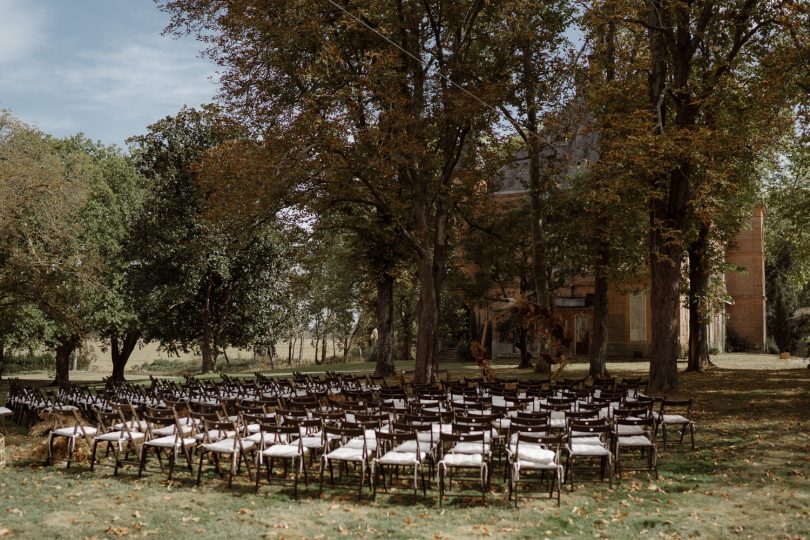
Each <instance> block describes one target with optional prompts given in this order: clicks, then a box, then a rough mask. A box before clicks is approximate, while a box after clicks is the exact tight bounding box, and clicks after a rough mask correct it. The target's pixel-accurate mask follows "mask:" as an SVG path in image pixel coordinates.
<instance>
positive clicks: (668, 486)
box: [0, 355, 810, 539]
mask: <svg viewBox="0 0 810 540" xmlns="http://www.w3.org/2000/svg"><path fill="white" fill-rule="evenodd" d="M716 362H717V363H718V364H719V366H720V367H719V368H717V369H714V370H712V371H709V372H706V373H702V374H686V373H684V374H682V375H681V378H680V381H681V387H682V388H681V392H680V394H681V395H690V396H694V397H695V399H696V407H695V417H696V421H697V425H698V427H697V444H698V449H697V450H696V451H695V452H692V451H691V450H690V449H689V447H688V445H685V446H683V447H678V446H670V448H669V449H668V450H667V451H664V450H663V449H660V450H659V470H660V478H659V479H658V480H657V481H656V480H654V479H652V478H651V477H650V476H648V474H647V473H626V474H625V476H624V479H623V481H622V482H621V484H615V485H614V489H613V490H612V491H611V490H609V489H608V485H607V484H606V483H605V484H593V483H585V484H582V485H578V486H577V488H576V490H575V491H574V492H573V493H571V492H569V491H567V489H564V490H563V494H562V507H561V508H559V509H558V508H556V506H555V505H554V504H553V503H552V502H551V501H549V500H547V499H545V498H542V496H541V497H540V498H537V499H531V500H524V501H522V502H521V507H520V508H519V509H518V510H515V509H514V508H513V507H512V506H511V505H510V504H508V502H507V500H506V493H505V490H504V488H503V485H502V483H501V482H500V481H499V480H497V481H496V478H498V476H499V475H500V474H502V471H501V470H500V469H498V470H496V474H495V475H494V477H493V490H492V492H491V493H490V494H489V496H488V502H487V503H486V504H483V503H482V502H481V500H480V497H476V496H475V492H474V491H472V490H471V491H467V492H464V493H459V492H458V491H454V492H453V493H451V495H450V499H449V501H448V500H445V506H444V508H439V506H438V490H437V489H436V485H435V482H434V483H433V488H434V489H433V490H432V492H431V491H428V496H429V497H428V500H424V499H422V498H421V497H419V498H416V499H413V498H412V497H410V496H408V495H406V494H404V493H399V494H394V495H382V496H379V497H378V498H377V501H376V502H371V501H370V500H369V498H368V496H365V497H364V499H363V501H361V502H358V501H357V496H356V492H353V493H348V492H343V491H333V490H331V489H329V488H327V489H326V492H325V494H324V497H323V498H321V499H319V498H318V495H317V483H315V482H312V481H311V482H310V486H309V489H304V490H303V492H302V494H301V498H300V501H298V502H296V501H295V500H294V499H293V498H292V496H291V489H287V488H280V487H278V486H273V487H267V486H266V484H265V485H263V487H262V488H261V490H260V492H259V493H258V494H255V493H254V492H253V490H252V486H250V485H248V482H247V480H246V477H245V476H243V477H242V478H240V479H239V481H237V482H236V483H235V485H234V488H233V489H231V490H230V491H228V490H227V489H226V488H225V483H224V482H223V481H221V480H220V479H219V478H218V477H216V475H214V474H213V473H212V472H210V473H209V474H207V475H206V476H204V480H203V485H202V487H201V488H196V487H195V486H194V484H193V482H192V481H191V480H190V477H189V475H188V474H187V473H184V472H180V473H179V474H176V478H175V481H174V482H173V483H171V484H169V483H168V482H167V481H166V480H165V475H163V474H161V473H159V472H157V471H153V472H151V473H150V474H147V475H146V476H145V477H144V479H143V480H137V479H136V478H135V476H136V471H133V470H132V469H125V470H124V471H122V473H120V475H119V477H117V478H115V477H113V476H112V469H111V468H109V467H97V468H96V471H95V473H90V472H89V470H88V467H87V466H86V465H85V464H83V463H77V464H75V465H71V470H70V471H69V472H65V470H64V464H63V463H57V465H56V466H53V467H43V466H42V464H41V462H35V461H31V460H30V459H26V455H28V454H27V453H28V452H29V451H30V449H32V448H35V447H36V446H38V445H40V444H41V440H43V439H44V438H43V437H32V436H30V435H27V434H26V433H24V432H23V431H22V430H21V429H19V428H17V427H16V426H14V425H13V424H8V423H7V426H8V428H9V435H8V436H7V437H6V447H7V448H6V451H7V453H8V454H9V455H10V456H11V457H12V461H11V462H10V463H9V465H8V466H7V467H6V468H5V469H3V470H1V471H0V538H4V537H7V536H8V537H14V538H34V537H37V538H40V537H45V538H59V537H65V538H82V537H97V538H102V537H136V536H156V537H161V538H162V537H168V538H171V537H180V538H184V537H191V536H195V537H198V538H213V537H218V538H232V537H236V536H241V535H251V536H252V537H255V536H262V537H265V538H302V537H307V538H338V537H367V538H377V537H390V538H471V537H476V538H478V537H483V536H491V537H497V538H544V537H548V538H585V537H587V538H594V537H605V538H737V537H739V538H755V539H758V538H806V537H810V480H808V477H807V476H808V474H810V454H809V453H808V449H810V429H809V428H810V424H809V421H810V370H808V369H804V367H803V366H804V365H805V363H803V362H799V361H791V362H790V363H788V364H786V363H784V362H780V361H778V360H775V359H774V357H764V356H763V357H758V356H753V355H725V356H721V357H719V358H717V359H716ZM366 367H367V366H366V365H364V364H353V365H351V366H350V369H352V370H362V369H365V368H366ZM403 367H405V366H403ZM497 367H498V371H499V373H501V374H503V376H505V377H513V376H516V375H521V376H526V375H525V374H518V373H516V372H515V370H514V369H512V367H511V366H509V365H508V364H500V365H499V366H497ZM334 368H335V369H337V366H334ZM609 368H610V369H611V371H612V372H613V373H614V374H617V375H621V374H636V373H638V372H643V371H645V370H646V369H647V365H646V364H643V363H616V364H611V365H610V366H609ZM329 369H333V366H330V367H329ZM450 369H451V372H452V373H453V374H458V375H461V374H463V373H464V372H466V371H468V370H469V372H470V373H471V374H472V373H475V368H474V367H472V366H469V365H462V364H454V365H452V366H450ZM584 369H585V367H584V366H582V365H573V366H569V368H567V370H566V372H567V373H568V372H569V371H570V376H572V377H573V376H577V375H578V374H580V373H581V372H582V371H583V370H584ZM2 392H3V390H2V389H0V393H2ZM150 463H152V464H153V465H156V462H155V460H153V459H152V460H150ZM310 479H311V480H312V477H311V478H310ZM405 493H407V491H406V492H405Z"/></svg>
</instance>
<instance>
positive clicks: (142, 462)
mask: <svg viewBox="0 0 810 540" xmlns="http://www.w3.org/2000/svg"><path fill="white" fill-rule="evenodd" d="M148 453H149V452H148V451H147V447H146V445H143V446H141V459H140V464H139V465H138V478H141V477H142V476H143V470H144V468H146V455H147V454H148Z"/></svg>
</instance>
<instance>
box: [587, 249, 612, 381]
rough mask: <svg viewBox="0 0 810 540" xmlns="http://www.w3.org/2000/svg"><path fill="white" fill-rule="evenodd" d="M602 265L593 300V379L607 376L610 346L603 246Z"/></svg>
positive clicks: (591, 373) (598, 273) (597, 271)
mask: <svg viewBox="0 0 810 540" xmlns="http://www.w3.org/2000/svg"><path fill="white" fill-rule="evenodd" d="M602 248H603V249H601V253H600V259H602V260H601V261H600V265H599V266H598V267H597V268H596V276H595V277H596V279H595V284H594V289H595V290H594V298H593V334H592V336H591V358H590V367H589V369H588V375H590V376H591V377H606V376H607V374H608V373H607V367H606V362H607V344H608V279H607V275H606V273H605V268H606V267H605V266H603V263H605V262H607V261H606V260H605V259H607V257H606V256H605V255H606V254H607V253H606V249H604V246H602Z"/></svg>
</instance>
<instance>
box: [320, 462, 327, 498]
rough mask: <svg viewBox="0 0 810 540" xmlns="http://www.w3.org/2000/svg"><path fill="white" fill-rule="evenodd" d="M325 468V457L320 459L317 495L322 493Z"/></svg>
mask: <svg viewBox="0 0 810 540" xmlns="http://www.w3.org/2000/svg"><path fill="white" fill-rule="evenodd" d="M325 468H326V459H325V458H324V459H321V471H320V486H319V487H318V497H320V496H321V495H323V473H324V469H325Z"/></svg>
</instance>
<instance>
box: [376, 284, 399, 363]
mask: <svg viewBox="0 0 810 540" xmlns="http://www.w3.org/2000/svg"><path fill="white" fill-rule="evenodd" d="M376 316H377V366H376V368H375V369H374V374H375V375H390V374H392V373H394V346H393V345H394V344H393V332H392V330H393V326H394V278H393V276H389V275H388V274H383V275H382V277H380V278H379V279H378V280H377V305H376Z"/></svg>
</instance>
